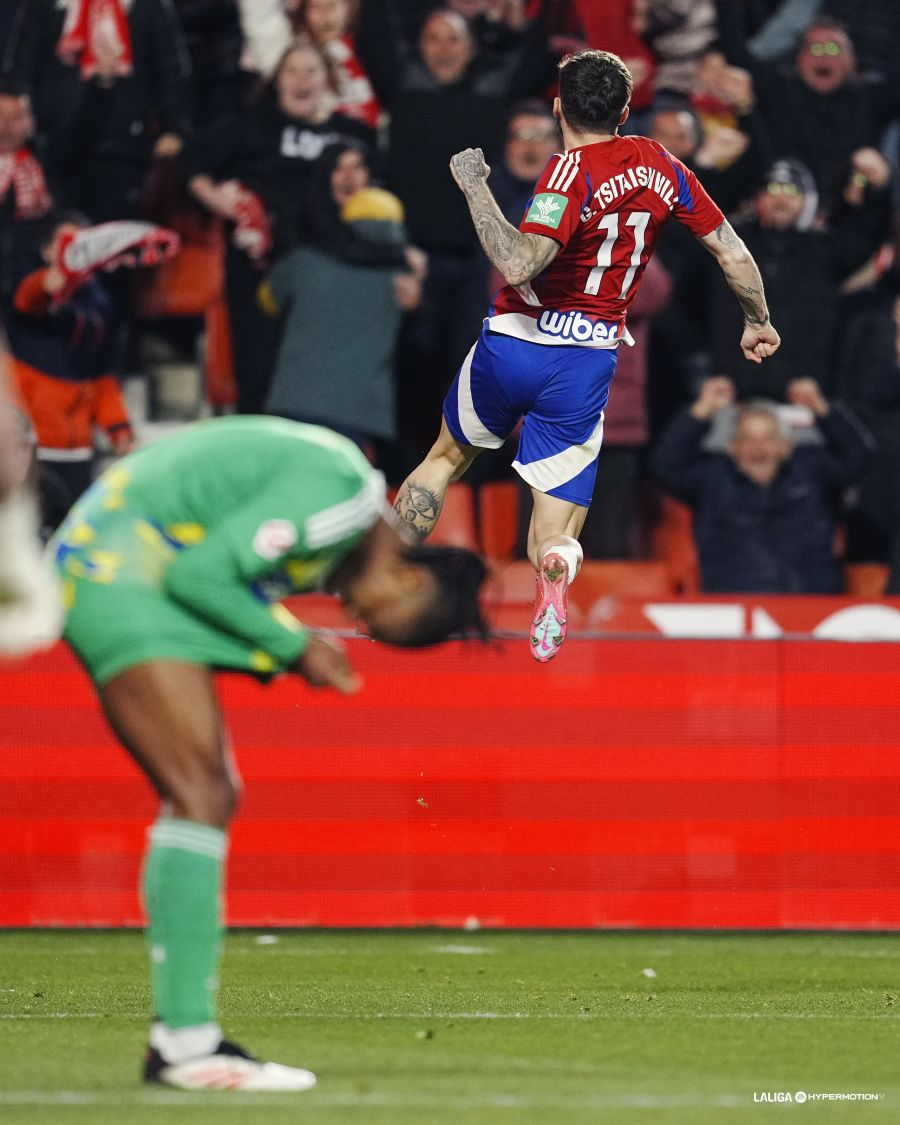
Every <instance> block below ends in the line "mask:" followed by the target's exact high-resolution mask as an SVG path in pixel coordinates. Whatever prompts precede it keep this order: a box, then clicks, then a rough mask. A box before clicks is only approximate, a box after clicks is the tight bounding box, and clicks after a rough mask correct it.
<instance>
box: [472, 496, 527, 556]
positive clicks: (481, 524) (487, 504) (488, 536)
mask: <svg viewBox="0 0 900 1125" xmlns="http://www.w3.org/2000/svg"><path fill="white" fill-rule="evenodd" d="M478 531H479V536H480V539H481V549H482V550H483V551H484V553H485V555H486V557H487V558H489V559H497V560H500V559H503V560H506V559H511V558H512V557H513V555H514V554H515V551H516V543H517V542H518V539H519V486H518V485H517V484H516V482H515V481H511V480H510V481H506V480H504V481H492V482H490V483H488V484H483V485H481V487H480V488H479V489H478Z"/></svg>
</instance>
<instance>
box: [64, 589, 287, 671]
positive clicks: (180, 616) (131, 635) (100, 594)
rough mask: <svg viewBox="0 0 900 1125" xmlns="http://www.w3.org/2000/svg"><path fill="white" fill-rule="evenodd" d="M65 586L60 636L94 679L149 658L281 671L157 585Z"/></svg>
mask: <svg viewBox="0 0 900 1125" xmlns="http://www.w3.org/2000/svg"><path fill="white" fill-rule="evenodd" d="M65 590H66V596H67V601H68V602H69V605H70V608H69V612H68V618H67V620H66V628H65V633H64V634H63V635H64V637H65V639H66V640H67V641H68V642H69V644H70V645H71V646H72V648H73V649H74V650H75V652H76V653H77V655H78V657H79V659H80V660H81V661H82V663H83V664H84V666H85V667H86V668H87V670H88V673H89V674H90V677H91V679H92V680H93V681H94V683H97V684H102V683H105V682H106V681H107V680H110V679H112V677H113V676H116V675H118V673H119V672H124V670H125V669H126V668H130V667H132V666H133V665H135V664H145V663H147V662H148V661H152V660H183V661H186V662H188V663H190V664H205V665H207V666H208V667H211V668H233V669H235V670H237V671H243V672H253V673H255V674H256V675H271V674H272V673H273V672H276V671H278V670H279V669H278V666H277V664H276V662H275V661H274V660H273V658H272V657H271V656H269V654H268V653H265V652H262V651H261V650H260V649H253V648H251V647H249V646H248V644H247V642H246V641H242V640H241V639H240V638H239V637H235V636H232V635H231V634H230V633H225V632H222V631H221V630H219V629H217V628H216V627H215V626H214V625H210V624H208V623H207V622H205V621H204V620H203V619H202V618H199V617H195V616H194V615H193V614H191V613H189V612H187V611H186V610H185V609H183V608H182V607H181V606H179V605H178V603H177V602H174V601H172V600H171V598H168V597H166V596H165V594H163V593H161V592H160V591H158V590H154V589H150V588H147V587H145V586H138V585H126V584H122V585H119V584H116V583H112V584H109V585H102V584H99V583H96V582H91V581H88V580H85V579H81V578H72V577H68V578H66V579H65Z"/></svg>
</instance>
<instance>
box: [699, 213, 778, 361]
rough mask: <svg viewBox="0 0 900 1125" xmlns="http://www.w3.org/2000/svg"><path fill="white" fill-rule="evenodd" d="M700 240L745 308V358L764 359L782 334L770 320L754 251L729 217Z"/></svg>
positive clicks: (771, 352)
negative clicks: (738, 232) (744, 240)
mask: <svg viewBox="0 0 900 1125" xmlns="http://www.w3.org/2000/svg"><path fill="white" fill-rule="evenodd" d="M700 241H701V242H702V243H703V245H704V246H705V247H706V249H707V250H708V251H709V252H710V253H711V254H712V255H713V257H714V258H715V259H716V261H717V262H718V263H719V266H720V267H721V269H722V272H723V273H724V274H725V280H726V281H727V282H728V286H729V288H730V289H731V291H732V293H734V295H735V296H736V297H737V299H738V301H740V305H741V308H742V309H743V310H744V334H743V336H741V351H742V352H743V353H744V357H745V359H750V360H752V361H753V362H754V363H761V362H762V361H763V360H764V359H766V358H767V357H768V356H770V355H773V354H774V352H775V351H776V350H777V349H778V346H779V345H780V343H781V337H780V336H779V335H778V333H777V332H776V331H775V329H774V328H773V327H772V325H771V324H770V323H769V310H768V308H767V307H766V295H765V293H764V291H763V283H762V278H761V277H760V274H759V268H758V266H757V265H756V262H754V260H753V255H752V254H751V253H750V251H749V250H748V249H747V247H746V246H745V245H744V243H743V241H742V240H741V239H740V238H738V236H737V234H736V233H735V230H734V228H733V227H732V225H731V223H729V222H728V220H727V219H725V220H723V221H722V222H721V223H720V224H719V225H718V226H717V227H716V229H715V230H714V231H712V232H711V233H710V234H708V235H706V237H705V238H701V239H700Z"/></svg>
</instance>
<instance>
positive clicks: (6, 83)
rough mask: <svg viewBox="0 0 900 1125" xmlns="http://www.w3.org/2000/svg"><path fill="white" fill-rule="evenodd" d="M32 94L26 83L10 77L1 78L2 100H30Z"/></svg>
mask: <svg viewBox="0 0 900 1125" xmlns="http://www.w3.org/2000/svg"><path fill="white" fill-rule="evenodd" d="M30 96H31V93H30V91H29V89H28V87H27V86H26V85H25V83H24V82H20V81H19V80H18V79H17V78H11V77H10V76H9V75H7V76H5V77H4V78H0V98H28V97H30Z"/></svg>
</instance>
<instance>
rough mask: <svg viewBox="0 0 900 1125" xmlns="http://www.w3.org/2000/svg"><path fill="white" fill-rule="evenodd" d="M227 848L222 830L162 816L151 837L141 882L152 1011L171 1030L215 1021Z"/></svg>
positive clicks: (151, 831)
mask: <svg viewBox="0 0 900 1125" xmlns="http://www.w3.org/2000/svg"><path fill="white" fill-rule="evenodd" d="M226 842H227V837H226V835H225V833H224V832H222V831H221V830H220V829H218V828H211V827H210V826H209V825H206V824H197V823H196V822H194V821H191V820H176V819H174V818H171V817H161V818H160V819H159V820H158V821H157V822H156V824H155V825H154V826H153V828H151V830H150V846H149V850H148V852H147V857H146V862H145V864H144V880H143V882H144V904H145V907H146V910H147V916H148V920H149V923H148V926H147V936H148V938H149V941H150V963H151V980H152V987H153V1005H154V1008H153V1010H154V1012H155V1014H156V1015H157V1016H158V1017H159V1018H160V1019H161V1020H162V1021H163V1023H165V1024H166V1025H167V1026H168V1027H171V1028H178V1027H191V1026H194V1025H195V1024H201V1023H209V1022H210V1021H212V1020H214V1019H215V1018H216V1015H215V1010H216V990H217V988H218V983H219V982H218V980H217V974H218V965H219V950H220V946H221V942H222V923H221V895H222V867H223V861H224V857H225V846H226Z"/></svg>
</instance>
